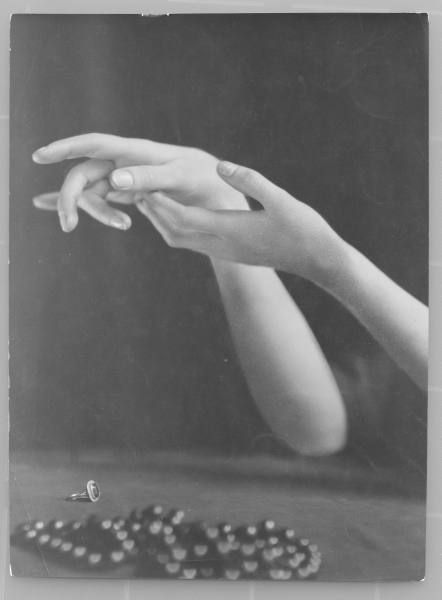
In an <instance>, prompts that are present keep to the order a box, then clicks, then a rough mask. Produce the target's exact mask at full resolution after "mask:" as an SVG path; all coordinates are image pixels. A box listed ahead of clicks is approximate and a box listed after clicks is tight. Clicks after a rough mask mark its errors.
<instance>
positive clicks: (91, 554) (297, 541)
mask: <svg viewBox="0 0 442 600" xmlns="http://www.w3.org/2000/svg"><path fill="white" fill-rule="evenodd" d="M11 541H12V543H14V544H17V545H21V546H23V547H25V548H29V549H38V551H39V552H42V551H43V552H45V553H47V554H48V556H49V555H50V556H52V557H54V558H56V559H58V560H63V561H65V562H66V563H69V564H71V565H73V566H75V567H78V568H89V569H93V570H100V569H102V570H105V569H113V568H116V567H118V566H120V565H123V564H133V565H134V574H135V576H136V577H145V578H147V577H168V578H174V579H176V578H179V579H227V580H233V581H234V580H238V579H271V580H281V581H288V580H296V579H312V578H315V577H316V576H317V573H318V571H319V569H320V566H321V553H320V552H319V551H318V548H317V546H316V545H314V544H311V543H310V541H309V540H307V539H305V538H298V537H297V536H296V535H295V531H294V530H293V529H291V528H287V527H285V528H278V527H277V526H276V523H275V522H274V521H273V520H271V519H267V520H264V521H261V522H260V523H257V524H250V525H241V526H238V527H233V525H231V524H230V523H219V524H217V525H213V524H207V523H204V522H202V521H192V522H185V521H184V512H183V511H182V510H178V509H171V510H169V511H167V512H166V511H165V510H164V508H163V507H162V506H160V505H158V504H153V505H150V506H147V507H146V508H145V509H143V510H141V511H138V510H133V511H132V512H131V513H130V514H129V515H128V517H126V518H123V517H119V516H118V517H115V518H113V519H101V520H100V519H99V518H98V517H97V516H91V517H89V518H88V519H87V520H85V521H70V522H67V523H65V522H63V521H61V520H52V521H49V522H48V523H44V522H43V521H33V522H30V523H24V524H21V525H19V526H18V527H17V528H16V530H15V532H14V533H13V535H12V536H11Z"/></svg>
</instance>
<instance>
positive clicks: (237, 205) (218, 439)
mask: <svg viewBox="0 0 442 600" xmlns="http://www.w3.org/2000/svg"><path fill="white" fill-rule="evenodd" d="M10 47H11V50H10V199H9V200H10V224H9V225H10V264H9V275H10V338H9V350H10V362H9V382H10V385H9V445H10V485H9V494H10V497H9V506H10V511H9V526H10V569H11V573H12V575H14V576H17V577H39V578H53V577H54V578H55V577H57V578H60V577H62V578H113V579H132V578H137V579H150V580H151V579H157V580H166V579H167V580H171V579H172V580H206V581H212V580H221V581H226V582H229V581H238V580H250V581H255V580H265V581H273V582H279V584H280V585H285V586H287V585H293V586H294V587H295V588H296V585H297V582H299V581H321V582H347V581H353V582H378V581H422V580H423V579H424V578H425V530H426V487H427V366H428V308H427V306H428V164H429V163H428V17H427V15H426V14H424V13H420V14H417V13H379V14H377V13H315V14H309V13H303V14H301V13H254V14H252V13H250V14H246V13H243V14H242V13H235V14H228V13H224V14H172V15H169V14H164V15H155V16H154V15H146V14H144V15H143V14H139V15H124V14H114V15H111V14H94V15H86V14H70V15H67V14H64V15H62V14H16V15H13V17H12V19H11V29H10ZM183 585H185V584H183Z"/></svg>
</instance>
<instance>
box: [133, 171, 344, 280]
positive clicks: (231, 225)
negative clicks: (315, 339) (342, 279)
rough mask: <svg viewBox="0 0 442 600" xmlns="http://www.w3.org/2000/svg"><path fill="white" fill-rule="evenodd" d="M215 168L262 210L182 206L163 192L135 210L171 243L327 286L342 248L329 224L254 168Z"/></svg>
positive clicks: (340, 241)
mask: <svg viewBox="0 0 442 600" xmlns="http://www.w3.org/2000/svg"><path fill="white" fill-rule="evenodd" d="M140 169H142V167H140ZM217 172H218V174H219V176H220V178H221V179H222V180H223V181H225V182H226V183H228V184H229V185H230V186H232V188H234V189H235V190H237V191H238V192H241V193H242V194H244V195H247V196H249V197H252V198H254V199H255V200H257V201H258V202H259V203H260V204H261V205H262V207H263V210H258V211H244V210H240V211H238V210H210V209H207V208H202V207H197V206H183V205H182V204H180V203H178V202H176V201H174V200H173V199H172V198H171V197H170V196H169V195H166V194H164V193H161V192H158V193H152V194H149V195H148V196H146V197H145V198H143V199H141V200H140V202H139V205H138V206H139V209H140V210H141V212H143V213H144V214H145V215H146V216H147V217H148V218H149V219H150V220H151V221H152V223H153V224H154V225H155V227H156V228H157V229H158V231H159V232H160V233H161V234H162V236H163V237H164V239H165V240H166V242H167V243H168V244H169V245H170V246H174V247H179V248H187V249H190V250H194V251H197V252H202V253H204V254H207V255H209V256H210V257H211V258H214V259H221V260H227V261H233V262H238V263H244V264H249V265H264V266H270V267H274V268H276V269H279V270H283V271H288V272H291V273H296V274H297V275H300V276H302V277H305V278H307V279H310V280H312V281H314V282H315V283H317V284H319V285H326V283H327V280H328V279H329V278H330V277H332V276H333V270H334V268H335V267H336V266H337V264H338V263H339V260H340V254H341V252H343V251H344V249H345V243H344V242H343V240H342V239H341V238H340V237H339V236H338V235H337V234H336V232H335V231H334V230H333V229H332V228H331V227H330V226H329V225H328V223H327V222H326V221H325V220H324V219H323V218H322V217H321V216H320V215H319V214H318V213H317V212H316V211H315V210H314V209H312V208H311V207H309V206H307V205H306V204H304V203H303V202H300V201H299V200H296V198H294V197H293V196H291V195H290V194H288V193H287V192H286V191H284V190H283V189H281V188H279V187H278V186H276V185H275V184H273V183H271V182H270V181H269V180H268V179H266V178H265V177H263V176H262V175H260V174H259V173H257V172H256V171H253V170H251V169H247V168H245V167H240V166H237V165H233V164H232V163H226V162H220V163H218V167H217Z"/></svg>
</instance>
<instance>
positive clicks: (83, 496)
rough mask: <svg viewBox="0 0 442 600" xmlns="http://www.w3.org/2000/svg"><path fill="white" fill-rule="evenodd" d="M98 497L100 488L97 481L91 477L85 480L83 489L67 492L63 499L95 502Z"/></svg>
mask: <svg viewBox="0 0 442 600" xmlns="http://www.w3.org/2000/svg"><path fill="white" fill-rule="evenodd" d="M99 498H100V488H99V487H98V483H97V482H96V481H94V480H93V479H91V480H90V481H88V482H87V484H86V489H85V490H83V491H82V492H74V493H72V494H69V496H67V497H66V498H65V499H66V500H68V501H70V502H97V501H98V500H99Z"/></svg>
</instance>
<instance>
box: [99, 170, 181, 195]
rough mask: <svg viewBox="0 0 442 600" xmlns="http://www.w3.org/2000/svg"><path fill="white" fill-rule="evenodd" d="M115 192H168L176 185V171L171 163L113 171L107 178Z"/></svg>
mask: <svg viewBox="0 0 442 600" xmlns="http://www.w3.org/2000/svg"><path fill="white" fill-rule="evenodd" d="M109 180H110V183H111V185H112V187H113V188H114V189H115V190H118V191H119V190H130V191H146V192H155V191H157V190H170V189H173V188H175V187H176V186H177V184H178V170H177V168H176V167H175V166H174V165H173V163H167V164H165V165H160V166H152V165H148V166H144V165H143V166H136V167H124V168H122V169H115V171H112V173H111V175H110V177H109Z"/></svg>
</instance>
